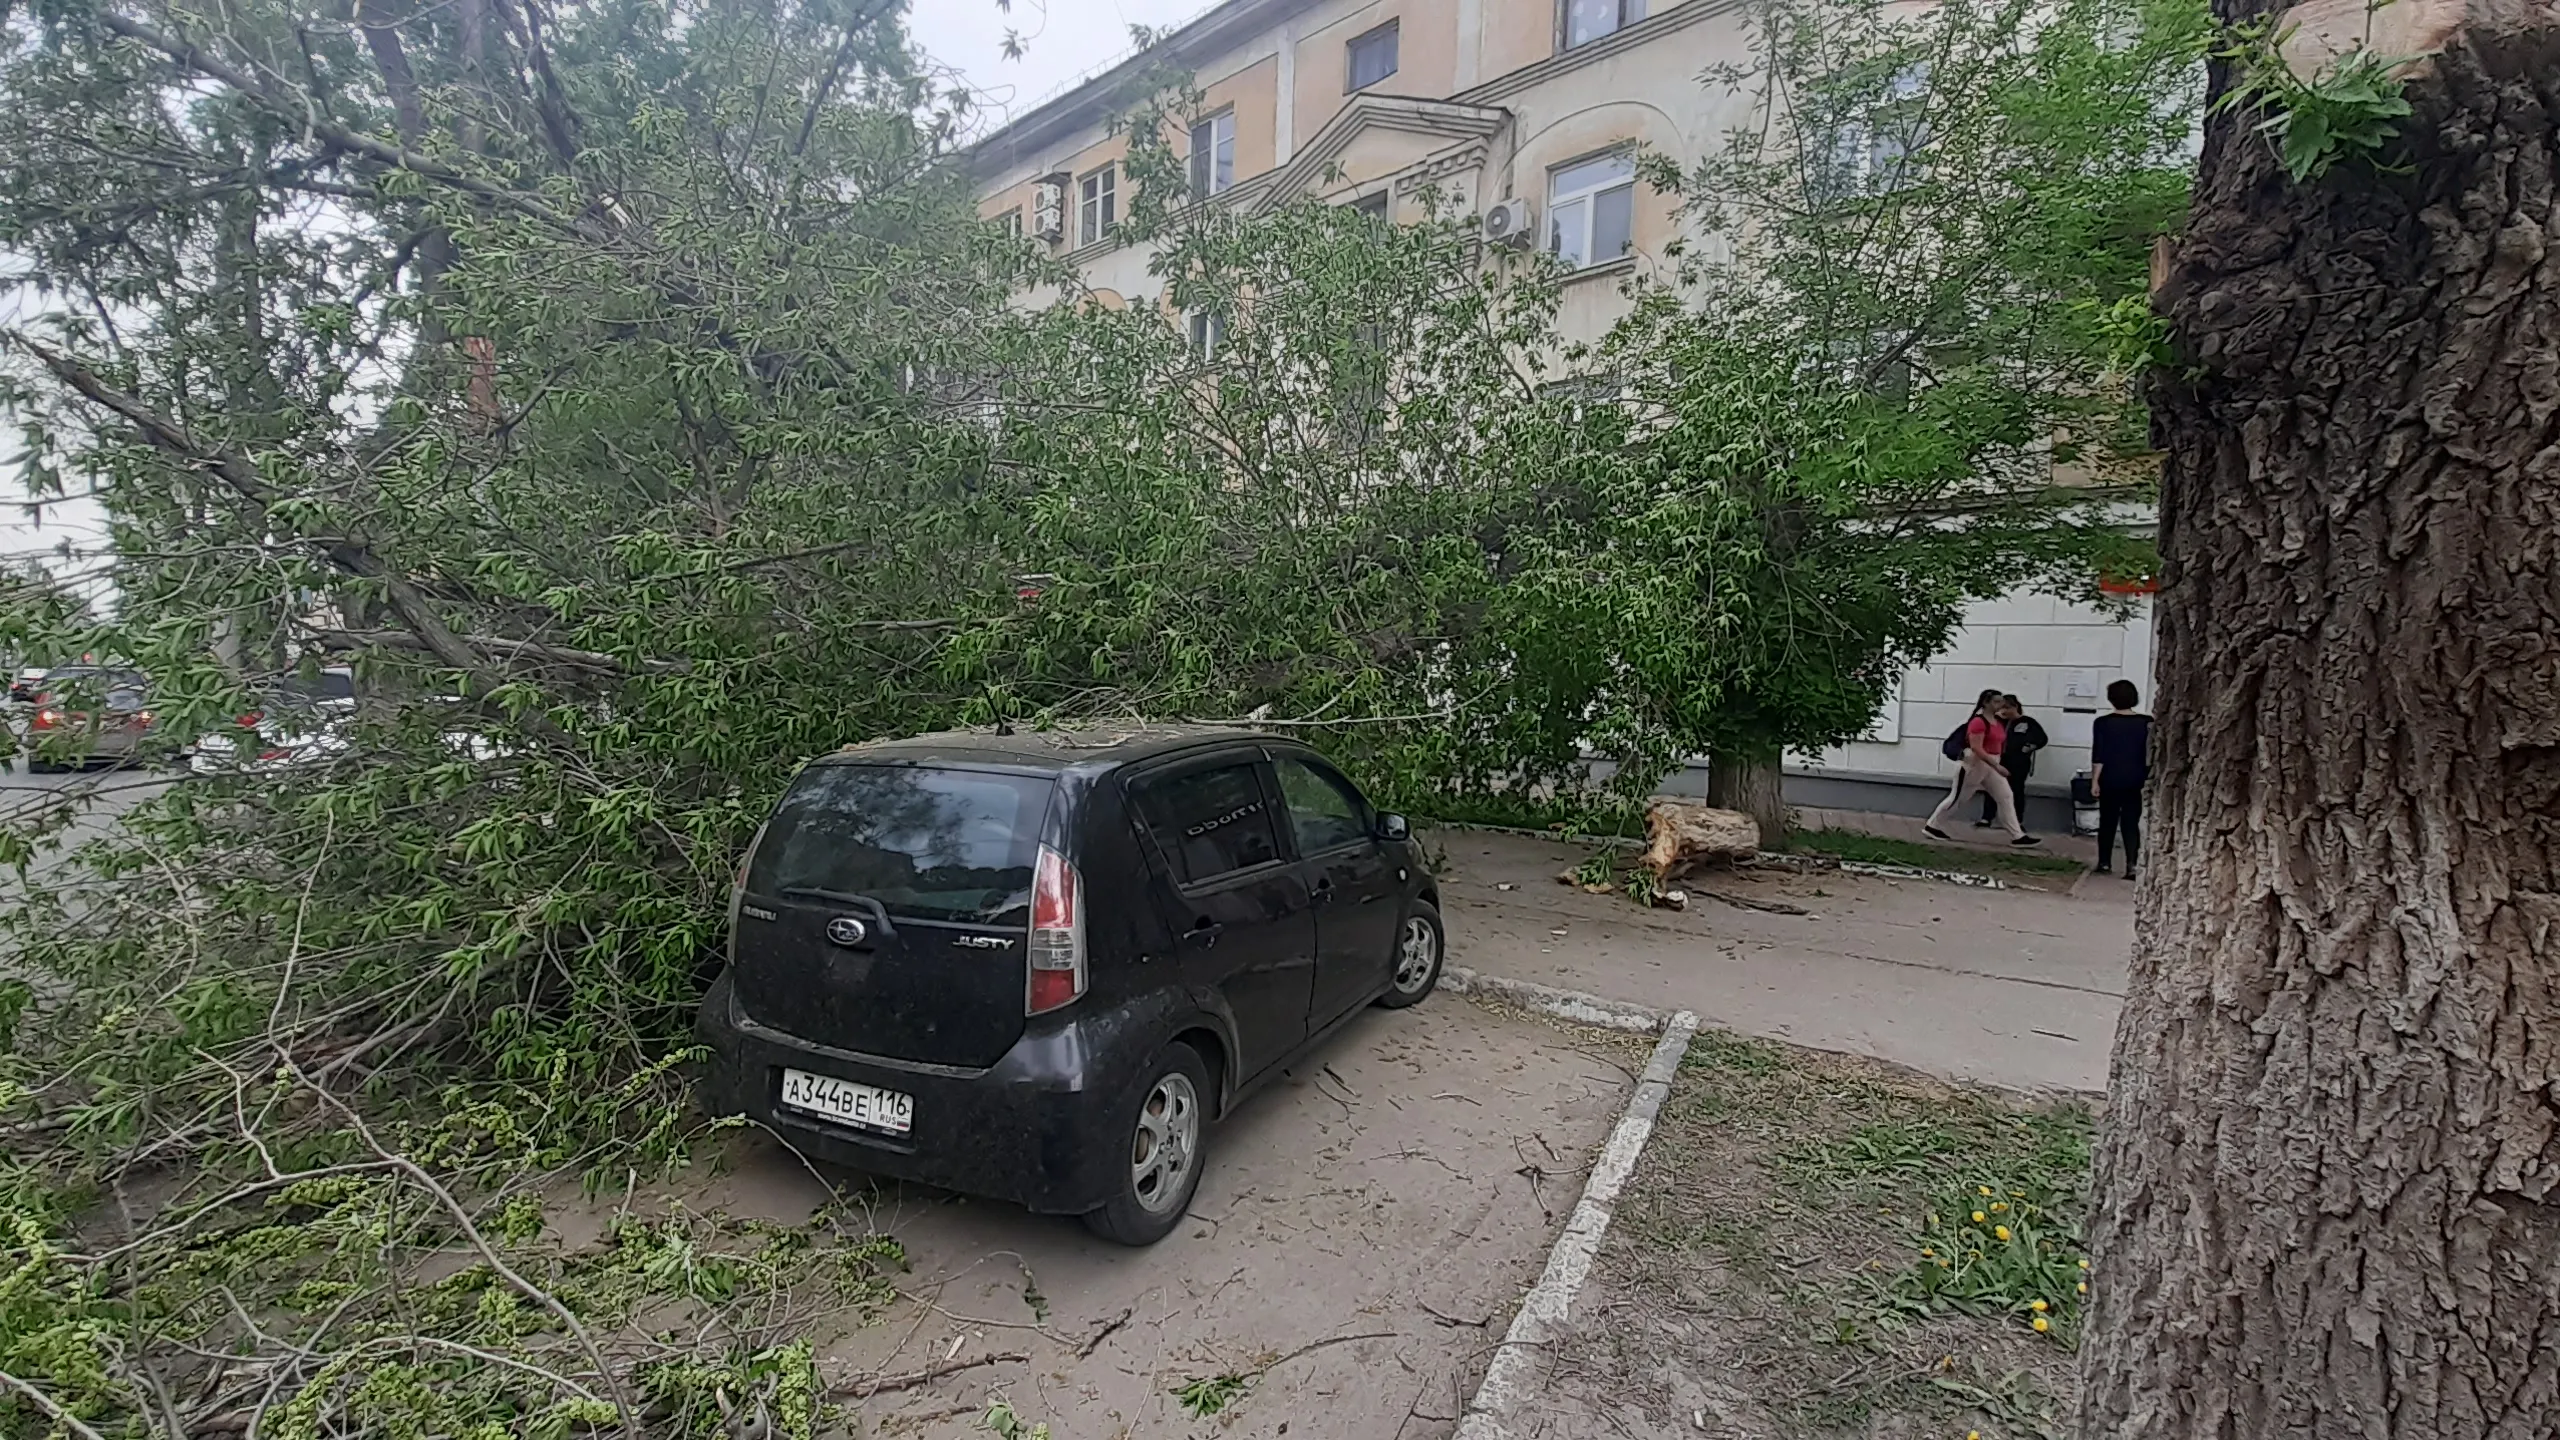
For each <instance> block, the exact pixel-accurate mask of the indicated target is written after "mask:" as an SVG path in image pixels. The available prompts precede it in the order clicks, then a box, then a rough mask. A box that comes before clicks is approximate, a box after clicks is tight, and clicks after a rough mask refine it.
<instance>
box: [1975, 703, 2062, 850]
mask: <svg viewBox="0 0 2560 1440" xmlns="http://www.w3.org/2000/svg"><path fill="white" fill-rule="evenodd" d="M2000 725H2001V728H2003V729H2005V730H2007V731H2008V732H2009V739H2008V743H2006V744H2005V745H2003V746H2001V747H2000V764H2001V766H2002V767H2003V768H2004V769H2006V770H2007V771H2008V772H2009V798H2010V800H2011V802H2012V803H2014V804H2015V805H2016V807H2017V813H2018V823H2019V824H2021V825H2024V824H2026V823H2027V777H2028V776H2030V775H2032V774H2034V773H2035V769H2036V752H2037V751H2039V750H2042V749H2043V748H2044V747H2045V746H2046V745H2047V744H2048V743H2049V742H2048V741H2047V740H2046V739H2045V733H2044V727H2043V726H2042V725H2039V724H2037V723H2036V717H2034V716H2033V715H2030V714H2028V713H2027V707H2026V706H2025V705H2024V704H2021V703H2020V702H2019V700H2018V697H2017V696H2015V695H2003V696H2001V697H2000ZM1999 818H2000V807H1998V806H1997V805H1994V804H1992V803H1991V797H1990V796H1988V795H1985V796H1983V797H1982V818H1981V819H1979V820H1976V821H1974V822H1973V828H1974V829H1976V830H1987V829H1989V828H1991V826H1992V825H1993V824H1994V823H1996V822H1997V821H1998V820H1999Z"/></svg>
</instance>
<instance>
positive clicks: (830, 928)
mask: <svg viewBox="0 0 2560 1440" xmlns="http://www.w3.org/2000/svg"><path fill="white" fill-rule="evenodd" d="M870 933H871V927H870V926H868V925H865V924H863V923H862V922H861V921H859V920H857V919H855V918H853V917H852V916H850V915H839V916H837V917H836V918H834V919H833V920H830V921H828V922H827V938H828V939H830V940H833V941H834V942H836V943H837V944H839V945H859V944H861V943H862V940H863V937H864V936H866V935H869V934H870Z"/></svg>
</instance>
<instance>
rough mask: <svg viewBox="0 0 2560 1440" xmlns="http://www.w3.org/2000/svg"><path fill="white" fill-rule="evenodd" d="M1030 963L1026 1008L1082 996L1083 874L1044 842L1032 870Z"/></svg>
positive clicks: (1041, 1008)
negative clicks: (1028, 995) (1028, 996)
mask: <svg viewBox="0 0 2560 1440" xmlns="http://www.w3.org/2000/svg"><path fill="white" fill-rule="evenodd" d="M1030 962H1031V993H1030V1004H1029V1006H1028V1007H1027V1011H1028V1013H1030V1014H1033V1015H1046V1014H1048V1013H1049V1012H1050V1011H1052V1010H1056V1009H1060V1008H1063V1007H1065V1006H1068V1005H1072V1004H1074V1003H1075V1002H1076V1001H1077V1000H1079V999H1081V998H1083V996H1084V988H1085V980H1086V970H1085V954H1084V877H1083V876H1082V875H1079V874H1077V873H1076V867H1074V866H1073V865H1070V864H1068V863H1067V857H1066V856H1064V855H1061V854H1059V853H1058V852H1057V851H1055V850H1052V849H1050V848H1049V847H1048V846H1046V845H1043V846H1041V847H1040V864H1039V867H1038V868H1037V869H1035V870H1033V871H1032V872H1031V950H1030Z"/></svg>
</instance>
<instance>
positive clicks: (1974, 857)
mask: <svg viewBox="0 0 2560 1440" xmlns="http://www.w3.org/2000/svg"><path fill="white" fill-rule="evenodd" d="M1788 848H1790V849H1792V850H1794V851H1795V852H1796V853H1797V854H1799V855H1828V856H1830V857H1831V858H1832V859H1834V860H1856V861H1860V862H1862V863H1865V864H1869V865H1909V866H1912V867H1914V868H1915V869H1921V870H1961V871H1963V872H1965V873H1966V874H1970V875H2077V874H2079V873H2080V871H2081V870H2082V869H2083V868H2084V867H2083V866H2082V865H2081V864H2080V862H2079V861H2077V860H2073V859H2070V858H2068V857H2066V856H2061V855H2039V854H2036V853H2035V852H2033V851H2029V850H1975V849H1970V848H1967V847H1965V846H1962V845H1930V844H1925V843H1923V842H1921V841H1918V840H1898V839H1895V838H1894V837H1892V836H1889V835H1869V834H1866V833H1864V832H1862V831H1857V830H1799V831H1797V832H1796V833H1795V838H1794V841H1793V843H1792V844H1790V845H1789V847H1788Z"/></svg>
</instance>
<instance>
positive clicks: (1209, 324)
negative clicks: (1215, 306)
mask: <svg viewBox="0 0 2560 1440" xmlns="http://www.w3.org/2000/svg"><path fill="white" fill-rule="evenodd" d="M1190 319H1191V326H1190V328H1191V353H1192V354H1193V355H1195V356H1197V357H1199V360H1200V363H1202V364H1203V365H1206V364H1208V363H1209V362H1211V361H1213V360H1215V359H1217V358H1218V352H1219V351H1221V350H1224V349H1226V348H1227V317H1226V316H1224V315H1221V314H1219V313H1218V312H1217V311H1215V310H1194V311H1192V312H1191V317H1190Z"/></svg>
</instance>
